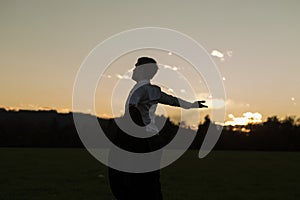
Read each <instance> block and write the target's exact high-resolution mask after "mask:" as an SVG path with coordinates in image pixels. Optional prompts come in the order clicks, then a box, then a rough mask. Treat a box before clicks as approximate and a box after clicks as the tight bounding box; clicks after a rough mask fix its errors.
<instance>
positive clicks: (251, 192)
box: [0, 148, 300, 200]
mask: <svg viewBox="0 0 300 200" xmlns="http://www.w3.org/2000/svg"><path fill="white" fill-rule="evenodd" d="M197 153H198V152H197V151H187V152H186V153H185V154H184V155H183V156H182V157H181V158H180V159H179V160H177V161H176V162H174V163H173V164H172V165H170V166H168V167H166V168H164V169H162V171H161V183H162V190H163V195H164V199H165V200H176V199H178V200H182V199H183V200H201V199H205V200H210V199H215V200H216V199H220V200H223V199H225V200H226V199H230V200H235V199H236V200H238V199H243V200H244V199H246V200H247V199H251V200H253V199H264V200H266V199H272V200H273V199H275V200H276V199H285V200H289V199H300V152H262V151H213V152H211V153H210V154H209V155H208V156H207V157H206V158H204V159H201V160H200V159H198V158H197ZM0 161H1V165H0V199H1V200H14V199H18V200H19V199H24V200H29V199H30V200H35V199H43V200H48V199H70V200H74V199H75V200H77V199H78V200H84V199H86V200H96V199H98V200H100V199H101V200H112V199H114V198H113V196H112V194H111V191H110V187H109V181H108V177H107V167H106V166H104V165H103V164H101V163H100V162H98V161H97V160H96V159H95V158H94V157H92V156H91V155H90V154H89V153H88V152H87V151H86V150H85V149H80V148H78V149H76V148H0Z"/></svg>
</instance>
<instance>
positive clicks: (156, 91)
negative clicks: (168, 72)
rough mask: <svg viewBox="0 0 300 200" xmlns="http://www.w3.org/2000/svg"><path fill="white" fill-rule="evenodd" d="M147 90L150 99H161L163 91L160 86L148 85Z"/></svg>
mask: <svg viewBox="0 0 300 200" xmlns="http://www.w3.org/2000/svg"><path fill="white" fill-rule="evenodd" d="M146 88H147V93H148V95H149V99H152V100H154V99H159V98H160V95H161V89H160V87H159V86H157V85H152V84H148V85H147V86H146Z"/></svg>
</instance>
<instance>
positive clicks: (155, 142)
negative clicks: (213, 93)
mask: <svg viewBox="0 0 300 200" xmlns="http://www.w3.org/2000/svg"><path fill="white" fill-rule="evenodd" d="M135 66H136V67H135V69H134V70H133V74H132V79H133V80H134V81H136V84H135V86H134V87H133V88H132V90H131V91H130V93H129V95H128V99H127V101H126V105H125V114H124V119H126V118H128V117H130V118H131V119H132V121H133V122H134V123H135V124H136V125H138V126H141V127H144V131H141V133H139V134H147V133H152V134H154V136H152V137H150V138H136V137H133V136H129V135H128V134H126V133H124V132H123V131H122V130H121V129H118V131H117V134H116V139H115V141H114V143H115V144H117V145H118V146H119V147H121V148H122V149H124V150H127V151H131V152H136V153H145V152H152V151H155V150H157V149H159V148H160V147H161V145H160V141H161V139H160V134H163V133H160V132H159V130H158V128H157V126H156V124H155V120H154V116H155V115H154V113H155V110H156V107H157V104H158V103H161V104H167V105H170V106H176V107H182V108H185V109H190V108H203V107H207V106H205V105H203V104H202V103H205V101H195V102H194V103H190V102H187V101H185V100H182V99H180V98H176V97H174V96H171V95H168V94H166V93H164V92H162V91H161V89H160V87H158V86H156V85H152V84H151V83H150V80H151V79H152V78H153V77H154V75H155V74H156V72H157V70H158V66H157V63H156V61H155V60H154V59H152V58H149V57H141V58H139V59H138V61H137V63H136V64H135ZM157 162H159V161H157ZM158 164H159V163H158ZM109 179H110V186H111V190H112V192H113V194H114V195H115V197H116V198H117V199H118V200H162V193H161V186H160V170H156V171H152V172H146V173H128V172H121V171H118V170H115V169H112V168H109Z"/></svg>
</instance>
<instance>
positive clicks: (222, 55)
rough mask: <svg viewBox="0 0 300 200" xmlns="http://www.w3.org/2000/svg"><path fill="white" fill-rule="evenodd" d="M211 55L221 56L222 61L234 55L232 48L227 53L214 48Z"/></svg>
mask: <svg viewBox="0 0 300 200" xmlns="http://www.w3.org/2000/svg"><path fill="white" fill-rule="evenodd" d="M210 55H212V56H214V57H217V58H219V59H220V61H225V59H227V58H231V57H232V55H233V52H232V51H231V50H228V51H226V53H223V52H221V51H219V50H216V49H215V50H212V52H211V53H210Z"/></svg>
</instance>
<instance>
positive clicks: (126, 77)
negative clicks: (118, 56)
mask: <svg viewBox="0 0 300 200" xmlns="http://www.w3.org/2000/svg"><path fill="white" fill-rule="evenodd" d="M116 76H117V78H118V79H131V78H130V76H129V75H127V74H123V75H121V74H116Z"/></svg>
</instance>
